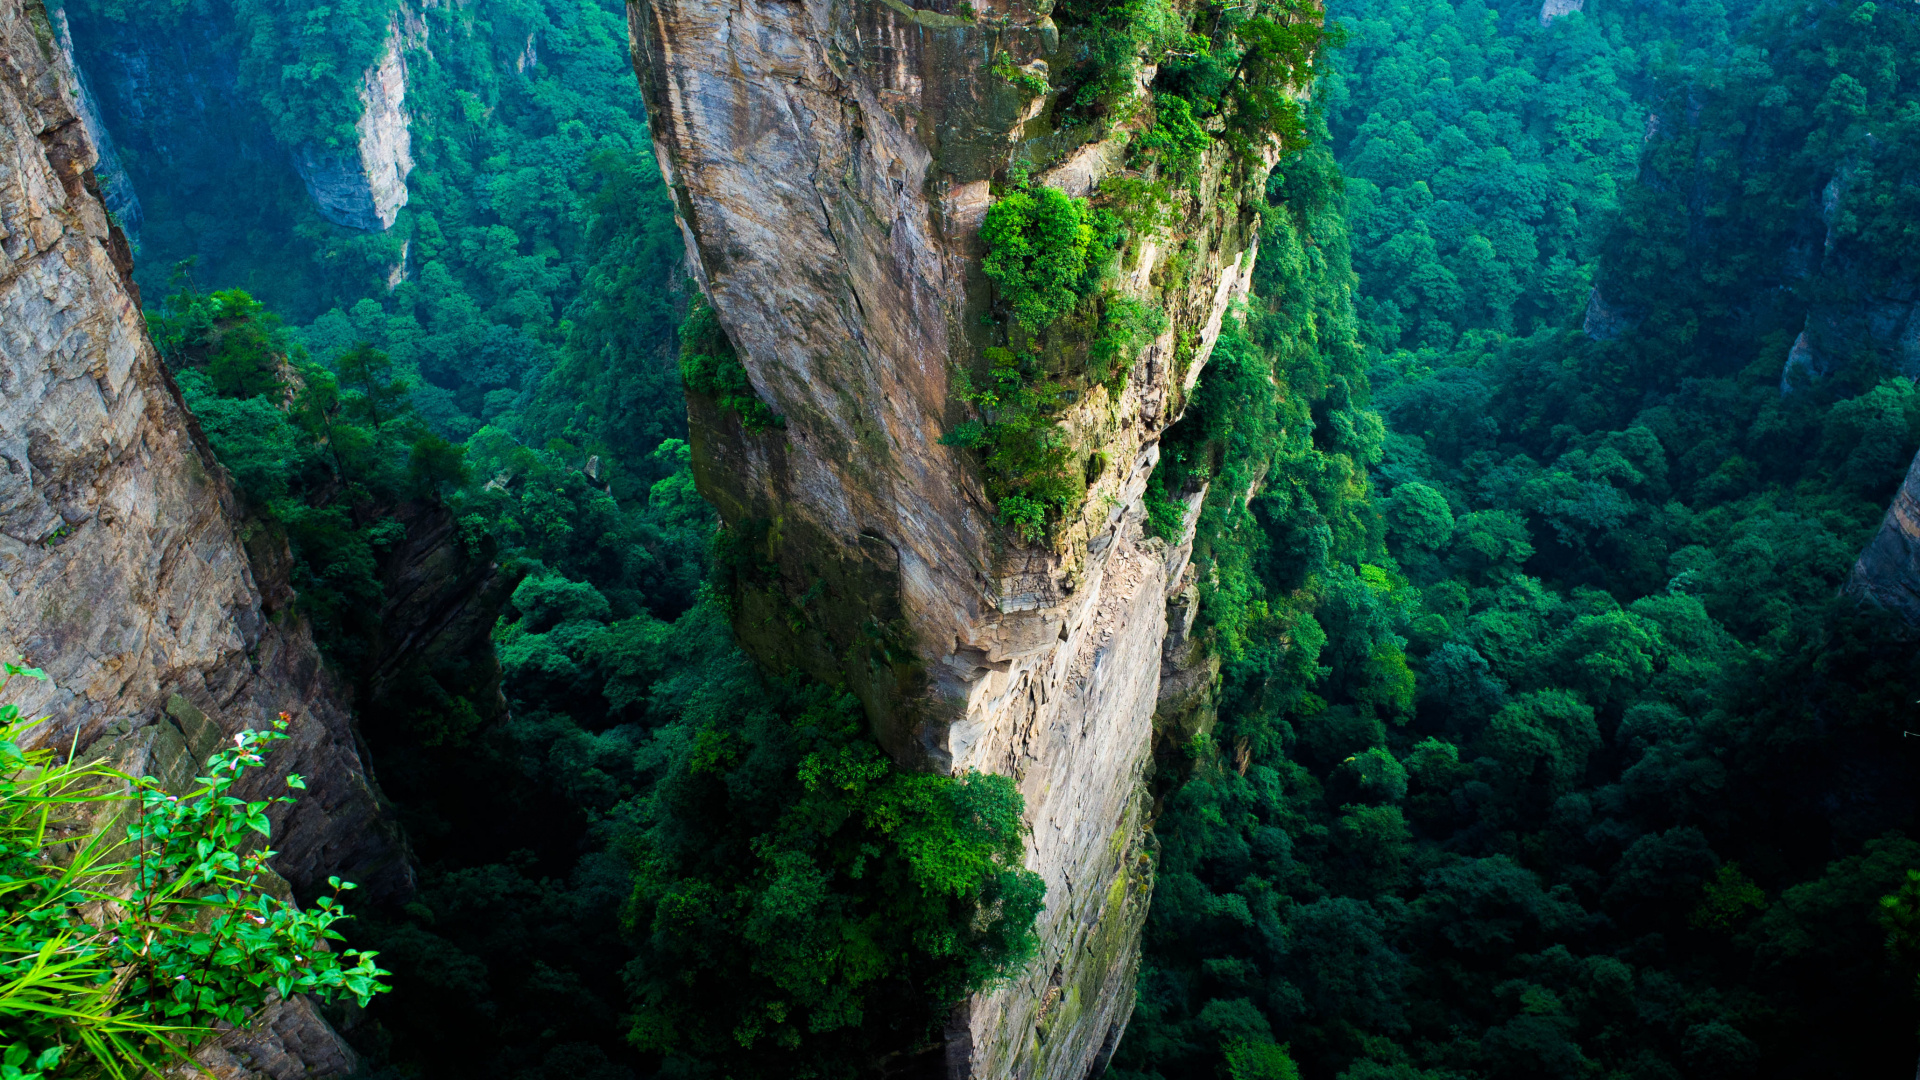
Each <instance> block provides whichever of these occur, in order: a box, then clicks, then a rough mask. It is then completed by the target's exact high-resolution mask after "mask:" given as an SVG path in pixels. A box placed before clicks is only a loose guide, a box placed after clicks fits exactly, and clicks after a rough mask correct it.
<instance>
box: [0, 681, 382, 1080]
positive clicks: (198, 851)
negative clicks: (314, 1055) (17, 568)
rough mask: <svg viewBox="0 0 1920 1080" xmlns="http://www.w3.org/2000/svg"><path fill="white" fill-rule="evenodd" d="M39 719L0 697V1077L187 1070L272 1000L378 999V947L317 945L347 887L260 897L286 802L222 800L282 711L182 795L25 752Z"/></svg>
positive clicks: (293, 779) (92, 763)
mask: <svg viewBox="0 0 1920 1080" xmlns="http://www.w3.org/2000/svg"><path fill="white" fill-rule="evenodd" d="M22 675H24V676H28V677H32V678H45V675H44V674H42V673H41V672H39V671H38V670H35V669H32V668H24V667H20V666H18V665H14V664H6V665H4V673H3V674H0V690H4V688H5V686H6V684H7V682H8V681H9V680H11V679H12V678H14V677H15V676H22ZM35 723H37V721H23V720H22V719H21V717H20V712H19V708H18V707H17V706H14V705H0V1048H4V1049H0V1077H4V1078H5V1080H33V1078H37V1077H42V1076H85V1075H94V1076H98V1075H106V1076H111V1077H114V1078H115V1080H125V1078H126V1077H128V1076H138V1075H142V1074H145V1073H148V1072H153V1071H156V1070H157V1069H158V1068H159V1067H162V1066H165V1065H168V1064H171V1063H173V1062H176V1061H180V1062H184V1061H189V1060H190V1055H191V1052H192V1050H193V1048H194V1047H195V1046H197V1045H198V1044H200V1043H201V1042H203V1041H204V1040H205V1039H207V1038H208V1037H210V1036H211V1035H212V1034H213V1033H214V1031H215V1025H216V1024H230V1025H241V1024H244V1023H246V1021H247V1019H248V1017H249V1015H250V1014H252V1013H253V1012H254V1011H255V1010H257V1009H259V1008H260V1007H261V1006H262V1005H264V1004H266V1003H267V1002H268V1001H269V1000H270V997H271V995H278V996H279V997H282V998H286V997H290V996H292V995H294V994H297V993H316V994H319V995H321V996H323V997H329V996H339V995H352V996H353V997H354V998H355V999H356V1000H358V1001H359V1002H360V1003H361V1004H363V1005H364V1004H366V1003H367V1002H368V1001H369V1000H371V999H372V997H373V995H374V994H376V993H380V992H382V991H384V990H386V989H387V987H386V986H385V985H383V984H382V983H381V982H380V977H381V976H383V975H385V974H387V973H386V972H385V971H383V970H381V969H380V968H379V967H377V966H376V965H375V964H374V954H373V953H370V952H368V953H361V952H358V951H356V950H353V949H348V950H346V951H345V952H343V953H338V954H336V953H334V952H332V951H331V949H330V948H329V946H328V944H327V942H328V941H329V940H339V939H340V938H341V935H340V933H339V932H338V931H337V930H334V929H333V928H332V927H333V924H334V923H336V922H338V921H340V920H341V919H343V918H346V917H347V916H346V914H345V912H344V911H343V910H342V908H341V906H340V902H339V899H338V896H339V893H340V892H342V891H344V890H346V889H351V888H352V887H353V886H352V885H351V884H350V883H347V882H342V881H340V880H339V879H338V878H334V879H332V884H333V886H334V895H333V896H328V897H322V898H321V899H320V900H319V901H318V902H317V903H316V906H315V907H313V908H311V909H303V908H301V907H300V906H299V905H298V904H296V903H293V902H291V901H288V900H283V899H280V898H279V897H276V896H274V895H273V894H272V893H271V892H270V891H269V888H268V883H269V882H270V881H271V880H272V871H271V870H269V869H268V867H267V861H268V860H269V859H270V858H272V856H273V854H274V852H273V851H272V850H270V849H268V848H266V847H265V846H264V845H263V844H261V843H260V841H261V840H264V839H265V838H267V837H269V836H270V834H271V831H272V827H271V824H270V822H269V820H268V817H267V810H268V808H269V807H270V806H271V805H272V802H274V801H279V802H292V801H293V800H292V798H291V797H287V796H282V797H281V798H280V799H278V800H268V801H247V800H243V799H240V798H237V797H235V796H234V795H232V794H231V793H230V792H231V789H232V788H233V786H234V784H235V783H236V782H237V781H238V779H239V778H240V776H241V774H242V772H243V771H244V770H245V769H247V768H249V767H252V766H256V765H259V764H261V763H262V761H263V751H262V749H261V747H262V746H263V744H266V743H270V742H272V741H274V740H278V739H284V738H286V734H285V730H284V729H285V728H286V726H287V717H286V715H285V714H282V715H281V717H280V719H279V720H278V721H277V722H276V723H275V724H274V726H273V728H272V729H269V730H254V731H243V732H241V733H239V734H238V735H236V736H235V738H234V745H233V746H232V747H230V748H228V749H226V750H223V751H221V752H219V753H217V754H215V755H213V757H212V758H211V759H209V761H208V762H207V770H206V773H207V774H206V775H205V776H202V777H200V778H199V779H198V780H197V781H196V783H195V786H194V788H193V789H192V790H191V791H189V792H187V793H186V794H184V795H175V794H172V793H169V792H167V791H165V790H163V789H162V788H161V787H160V785H159V783H158V782H157V781H156V780H154V779H153V778H152V777H133V776H129V775H127V774H126V773H123V772H121V771H119V770H118V769H115V768H113V767H112V766H111V765H110V764H108V763H107V762H105V761H103V760H87V759H85V758H82V757H79V756H77V755H75V754H74V753H73V752H72V748H68V749H67V751H66V752H65V753H61V752H59V751H57V750H55V749H52V748H47V747H39V748H34V749H23V748H22V746H21V739H22V736H23V735H24V734H25V732H27V731H28V730H29V729H30V728H32V727H33V726H34V724H35ZM287 783H288V786H289V787H290V788H295V789H298V788H301V787H304V786H305V783H304V781H303V780H302V779H301V778H300V777H299V776H297V775H296V776H289V777H288V778H287ZM130 804H131V805H130ZM136 807H137V808H136ZM127 810H133V813H132V815H131V817H132V820H131V822H130V823H129V824H127V825H126V826H125V827H124V828H123V827H122V826H121V820H122V818H123V817H125V816H128V815H126V814H125V811H127ZM256 837H258V838H259V839H258V840H256Z"/></svg>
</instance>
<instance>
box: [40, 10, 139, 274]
mask: <svg viewBox="0 0 1920 1080" xmlns="http://www.w3.org/2000/svg"><path fill="white" fill-rule="evenodd" d="M52 17H53V30H54V34H55V36H56V37H57V38H58V40H59V42H60V53H61V55H62V56H63V57H64V58H65V59H66V62H67V67H68V68H69V69H70V70H72V72H73V76H74V84H75V86H76V87H77V88H78V89H79V91H80V97H79V99H78V100H77V101H76V102H75V105H76V106H77V108H76V110H75V111H76V112H78V113H79V114H80V120H81V122H82V123H84V124H86V126H87V140H88V141H89V142H91V143H92V144H93V150H94V155H95V157H96V158H98V160H97V161H95V162H94V166H93V175H94V177H95V178H96V179H97V180H98V181H99V184H100V194H101V196H102V198H101V201H102V202H103V203H105V204H106V207H107V212H108V213H110V214H112V215H113V221H114V224H116V225H118V226H120V231H121V232H124V233H125V234H126V235H127V236H128V238H129V239H131V240H132V241H133V242H134V244H135V245H138V244H139V236H140V196H139V195H138V194H137V193H136V192H135V191H134V189H133V178H132V177H130V176H128V175H127V169H126V166H125V165H123V164H121V162H120V155H119V154H118V153H117V152H115V150H114V146H113V134H112V133H111V132H109V131H108V130H107V124H106V121H105V120H104V119H102V118H101V116H100V105H99V100H98V99H97V98H96V97H95V96H94V93H93V87H92V86H90V85H88V83H87V76H86V73H85V72H83V71H81V70H80V65H79V63H78V62H76V61H75V60H74V56H73V30H72V28H71V27H69V26H68V25H67V13H66V12H65V11H55V12H52Z"/></svg>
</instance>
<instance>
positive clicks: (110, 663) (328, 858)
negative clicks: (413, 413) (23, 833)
mask: <svg viewBox="0 0 1920 1080" xmlns="http://www.w3.org/2000/svg"><path fill="white" fill-rule="evenodd" d="M0 35H4V38H3V40H0V586H3V587H0V653H4V654H5V655H6V656H7V657H8V658H9V659H12V658H17V657H25V658H26V659H27V660H28V661H29V662H31V663H34V664H37V665H39V666H40V667H42V668H44V669H45V670H46V671H47V674H48V675H49V676H50V677H51V678H50V680H49V681H47V682H36V681H30V680H18V681H16V682H15V683H14V685H13V686H12V687H10V692H11V693H13V694H16V695H17V700H18V702H19V704H20V705H21V707H22V709H23V710H24V711H26V712H28V713H29V714H31V715H45V716H47V717H48V718H49V719H48V721H47V722H46V723H45V724H43V725H41V726H40V727H39V728H37V729H35V731H34V733H33V736H32V737H33V738H34V739H36V740H38V741H40V742H48V743H55V744H61V745H66V744H70V743H72V742H74V741H77V742H78V743H79V744H80V745H82V746H85V745H87V744H89V743H91V742H93V741H94V740H96V739H98V738H100V737H101V736H102V735H104V734H108V733H118V734H127V733H131V732H134V731H138V730H141V729H144V728H148V727H152V726H154V725H158V724H162V723H169V722H171V723H176V724H181V725H183V726H186V727H192V728H195V729H196V730H198V731H200V732H201V735H202V739H203V741H207V742H208V743H209V745H212V744H217V743H219V742H222V741H224V740H225V739H226V738H227V736H229V735H230V734H231V733H232V732H235V731H237V730H239V729H241V728H242V727H261V726H264V725H266V724H267V723H269V722H271V721H272V720H273V718H274V717H275V716H276V715H277V714H279V713H282V712H285V713H288V714H289V715H290V716H291V717H292V719H293V723H292V728H291V736H292V737H291V739H290V740H289V741H288V742H286V743H282V744H279V747H278V748H277V749H276V750H275V752H274V753H273V755H272V756H271V757H270V758H269V759H268V761H269V765H268V768H266V769H263V770H259V772H258V773H257V774H256V775H255V776H254V777H253V778H252V783H253V784H254V785H256V787H255V790H259V791H266V790H269V789H274V788H279V789H280V790H284V788H283V787H281V785H280V779H281V777H283V776H284V775H285V774H286V773H287V772H289V771H293V772H299V773H301V774H303V775H305V776H307V777H309V778H310V780H309V787H308V790H307V792H306V795H305V797H304V798H302V799H301V800H300V802H299V803H298V804H297V806H295V807H293V808H291V810H290V811H289V809H288V808H286V807H283V806H276V807H275V808H274V813H275V814H276V816H277V821H276V825H277V828H276V830H275V835H276V843H277V845H278V847H279V848H280V851H281V855H280V857H279V858H278V860H276V863H275V865H276V868H277V869H278V870H279V871H280V872H281V873H282V874H284V875H285V876H286V877H287V879H288V880H290V881H291V882H292V883H293V884H294V886H295V887H296V888H297V889H300V890H301V891H302V892H305V893H307V894H309V895H311V893H312V891H313V890H314V887H315V886H316V885H324V881H325V878H326V876H327V875H329V874H333V873H339V874H342V875H345V876H348V877H351V878H353V879H355V880H357V881H359V882H361V883H362V885H363V887H364V889H365V892H363V893H362V894H361V895H368V894H372V895H376V896H377V895H380V894H388V895H393V894H399V893H404V892H406V891H408V890H409V889H410V888H411V873H412V871H411V868H410V867H409V865H408V861H407V859H406V853H405V847H404V845H403V843H402V842H401V840H400V838H399V837H398V835H397V834H396V832H395V831H394V830H393V828H392V827H391V826H390V825H388V824H387V823H386V822H385V819H384V818H383V817H382V814H381V812H380V800H379V798H378V795H377V792H376V791H375V789H374V787H373V785H372V782H371V780H370V778H369V777H368V775H367V772H366V770H365V768H364V767H363V765H362V763H361V759H360V756H359V754H358V753H357V752H356V749H355V743H354V737H353V734H352V731H351V729H350V726H349V722H348V716H347V713H346V711H345V710H344V708H343V707H342V705H341V703H340V702H341V698H340V696H339V695H338V694H337V693H336V689H335V687H334V686H333V685H332V684H331V682H330V680H329V677H328V675H327V673H326V672H325V670H324V669H323V667H322V665H321V662H320V658H319V655H318V653H317V652H316V651H315V649H314V646H313V643H312V640H311V638H310V637H309V635H308V632H307V630H306V627H305V624H304V623H303V622H302V621H301V620H300V619H299V618H298V617H297V616H296V615H295V614H294V613H293V612H292V611H291V610H290V609H289V606H288V601H289V600H290V598H291V590H290V589H289V588H288V587H287V583H286V580H285V577H284V573H285V567H286V565H287V555H286V547H285V543H284V541H283V540H280V539H278V538H277V537H275V536H274V535H273V534H272V533H270V532H269V531H267V530H264V529H262V528H260V527H259V526H258V525H256V524H252V523H249V522H247V521H246V520H245V518H244V516H243V515H242V513H241V512H240V510H239V508H238V507H237V505H236V501H235V497H234V494H233V491H232V488H231V487H230V485H229V484H228V482H227V480H226V479H225V477H224V475H223V473H222V472H221V470H220V469H219V468H218V466H217V465H216V464H215V463H214V461H213V458H212V455H211V454H210V453H209V451H208V449H207V447H206V445H205V443H204V440H203V439H201V438H200V437H199V435H198V432H197V429H196V428H195V426H194V423H193V420H192V418H191V416H190V415H189V414H188V413H187V411H186V410H185V409H184V408H183V407H182V405H181V404H180V401H179V399H178V397H177V394H176V393H175V391H174V389H173V387H172V385H171V381H170V379H169V376H168V375H167V373H166V371H165V369H164V367H163V365H162V364H161V362H160V359H159V357H158V355H157V354H156V353H155V351H154V349H153V346H152V344H151V343H150V342H149V341H148V339H147V336H146V331H145V325H144V321H143V319H142V316H141V312H140V307H139V301H138V296H137V294H136V293H135V292H134V290H133V288H132V286H131V283H130V280H129V277H128V274H129V271H130V268H131V263H130V259H129V255H128V250H127V245H126V242H125V239H124V237H123V236H122V235H121V234H120V232H119V231H118V230H117V229H115V228H114V227H113V226H112V224H111V223H110V222H109V220H108V218H107V216H106V213H105V211H104V210H103V208H102V206H101V203H100V200H99V197H98V194H97V189H96V188H95V185H94V180H93V174H92V172H91V168H92V166H93V164H94V162H95V160H96V157H95V151H94V149H93V146H92V144H91V142H90V141H89V139H88V137H87V127H86V124H85V123H84V122H83V120H82V118H81V116H80V115H79V114H78V112H77V110H76V104H77V102H78V101H79V96H78V88H77V86H76V84H75V82H74V77H73V75H72V73H71V71H70V70H69V69H68V67H67V65H66V63H65V61H64V57H63V56H62V54H61V52H60V49H59V47H58V43H57V41H56V38H55V34H54V31H53V27H52V24H51V23H50V22H49V20H48V18H47V15H46V12H45V11H44V10H43V9H42V8H41V6H40V4H39V3H38V0H0ZM195 749H196V752H197V750H198V749H199V747H198V746H197V745H196V747H195Z"/></svg>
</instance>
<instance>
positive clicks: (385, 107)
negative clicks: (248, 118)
mask: <svg viewBox="0 0 1920 1080" xmlns="http://www.w3.org/2000/svg"><path fill="white" fill-rule="evenodd" d="M426 32H427V24H426V22H425V20H423V19H420V18H419V17H418V16H417V15H413V14H409V13H402V14H401V15H396V16H394V19H393V21H392V22H391V23H390V24H388V26H387V37H386V42H385V43H384V44H383V45H382V47H381V50H380V59H379V60H377V61H376V62H375V63H374V65H373V66H372V67H370V68H368V69H367V71H366V73H365V75H364V76H362V78H361V86H360V110H361V111H360V119H359V120H358V121H356V122H355V123H354V132H355V134H356V135H357V136H358V138H357V140H356V141H355V142H354V144H353V145H351V146H349V147H346V148H344V149H332V148H328V147H323V146H317V145H309V146H303V147H300V148H299V149H298V150H296V151H295V152H294V156H293V161H294V166H295V167H296V168H297V169H299V171H300V179H301V180H303V181H304V182H305V183H306V185H307V194H308V195H309V196H311V197H312V199H313V205H314V206H315V207H316V208H317V209H318V210H319V211H320V216H321V217H324V218H326V219H327V220H328V221H331V222H333V223H334V224H335V225H341V226H345V227H346V228H349V229H360V230H363V231H366V232H379V231H380V230H383V229H387V228H391V227H392V226H393V223H394V220H395V219H396V218H398V217H399V215H400V209H401V207H404V206H406V205H407V176H408V175H409V174H411V173H412V172H413V129H412V119H411V118H410V117H409V116H408V115H407V106H406V99H407V58H406V54H407V51H408V50H409V49H414V48H421V47H424V45H425V42H426Z"/></svg>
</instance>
